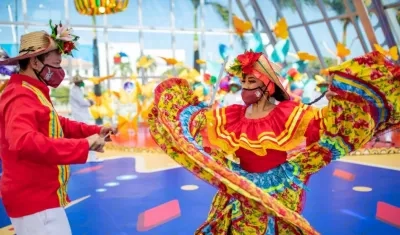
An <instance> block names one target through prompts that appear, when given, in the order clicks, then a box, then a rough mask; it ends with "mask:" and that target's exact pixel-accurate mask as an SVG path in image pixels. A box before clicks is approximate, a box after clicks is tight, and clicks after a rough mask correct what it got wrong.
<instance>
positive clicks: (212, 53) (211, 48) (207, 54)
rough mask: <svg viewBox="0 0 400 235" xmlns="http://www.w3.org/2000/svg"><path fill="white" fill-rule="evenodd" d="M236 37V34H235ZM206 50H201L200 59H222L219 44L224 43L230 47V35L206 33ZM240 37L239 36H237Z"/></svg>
mask: <svg viewBox="0 0 400 235" xmlns="http://www.w3.org/2000/svg"><path fill="white" fill-rule="evenodd" d="M235 37H236V36H235ZM204 39H205V45H204V50H203V51H200V53H201V54H200V59H203V60H210V61H220V60H221V59H222V57H221V56H220V53H219V45H220V44H224V45H226V46H228V47H229V43H230V38H229V35H204ZM237 39H238V37H237Z"/></svg>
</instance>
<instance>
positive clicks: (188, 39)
mask: <svg viewBox="0 0 400 235" xmlns="http://www.w3.org/2000/svg"><path fill="white" fill-rule="evenodd" d="M193 38H194V35H193V34H178V33H177V34H175V39H176V43H175V58H176V59H177V60H179V61H183V62H184V63H185V64H186V65H188V66H189V67H193V65H194V63H193V61H194V60H193V58H194V53H193V52H194V40H193ZM199 43H200V41H199ZM199 46H200V45H199Z"/></svg>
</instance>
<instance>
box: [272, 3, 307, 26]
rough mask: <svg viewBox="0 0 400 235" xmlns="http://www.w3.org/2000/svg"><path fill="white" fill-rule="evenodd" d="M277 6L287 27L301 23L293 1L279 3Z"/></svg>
mask: <svg viewBox="0 0 400 235" xmlns="http://www.w3.org/2000/svg"><path fill="white" fill-rule="evenodd" d="M278 6H279V8H280V10H281V12H282V14H283V17H285V19H286V22H287V24H288V25H289V26H290V25H296V24H301V23H302V22H301V19H300V16H299V13H298V12H297V10H296V7H295V5H294V2H293V1H279V5H278ZM267 10H268V9H267Z"/></svg>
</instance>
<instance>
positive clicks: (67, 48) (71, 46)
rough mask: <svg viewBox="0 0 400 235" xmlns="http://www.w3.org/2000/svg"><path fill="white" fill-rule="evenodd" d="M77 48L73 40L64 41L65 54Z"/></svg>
mask: <svg viewBox="0 0 400 235" xmlns="http://www.w3.org/2000/svg"><path fill="white" fill-rule="evenodd" d="M74 48H75V45H74V43H73V42H70V41H68V42H64V48H63V49H64V53H65V54H69V53H71V51H72V50H73V49H74Z"/></svg>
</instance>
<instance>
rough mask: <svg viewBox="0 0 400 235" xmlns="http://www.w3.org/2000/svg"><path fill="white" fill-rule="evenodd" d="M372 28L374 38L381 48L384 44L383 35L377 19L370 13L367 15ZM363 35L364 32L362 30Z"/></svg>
mask: <svg viewBox="0 0 400 235" xmlns="http://www.w3.org/2000/svg"><path fill="white" fill-rule="evenodd" d="M369 18H370V21H371V24H372V27H373V28H374V32H375V36H376V39H377V41H378V44H379V45H381V46H383V45H385V44H386V39H385V35H384V34H383V31H382V27H381V26H380V23H379V19H378V17H377V16H376V14H375V13H370V15H369ZM363 33H364V30H363Z"/></svg>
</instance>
